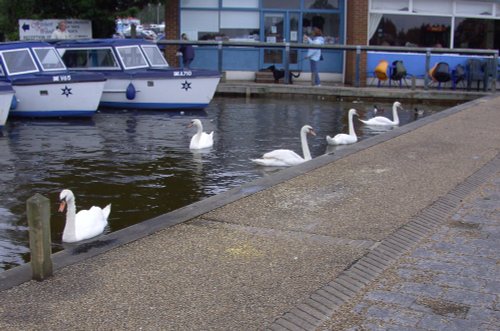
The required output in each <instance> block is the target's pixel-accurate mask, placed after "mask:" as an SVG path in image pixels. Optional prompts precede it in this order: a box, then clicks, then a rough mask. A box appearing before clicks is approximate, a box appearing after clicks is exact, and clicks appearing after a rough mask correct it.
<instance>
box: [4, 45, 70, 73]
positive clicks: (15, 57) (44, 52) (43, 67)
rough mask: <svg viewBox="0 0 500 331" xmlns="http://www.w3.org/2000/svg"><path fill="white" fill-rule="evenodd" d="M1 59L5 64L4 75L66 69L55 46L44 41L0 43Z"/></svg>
mask: <svg viewBox="0 0 500 331" xmlns="http://www.w3.org/2000/svg"><path fill="white" fill-rule="evenodd" d="M0 61H1V63H2V64H3V66H2V70H1V71H0V74H1V75H2V76H6V75H7V76H14V75H21V74H31V73H37V72H45V71H64V70H66V66H65V65H64V62H63V61H62V59H61V57H60V56H59V54H58V53H57V51H56V50H55V48H54V47H53V46H52V45H51V44H49V43H43V42H14V43H3V44H1V45H0Z"/></svg>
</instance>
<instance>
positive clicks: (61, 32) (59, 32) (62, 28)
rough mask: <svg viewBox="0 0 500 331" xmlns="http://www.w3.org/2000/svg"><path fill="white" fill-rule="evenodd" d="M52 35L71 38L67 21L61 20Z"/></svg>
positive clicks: (53, 37)
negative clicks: (67, 28)
mask: <svg viewBox="0 0 500 331" xmlns="http://www.w3.org/2000/svg"><path fill="white" fill-rule="evenodd" d="M50 37H51V39H69V32H68V30H66V21H61V22H59V23H58V24H57V27H56V29H55V30H54V32H52V35H51V36H50Z"/></svg>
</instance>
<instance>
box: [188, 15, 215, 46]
mask: <svg viewBox="0 0 500 331" xmlns="http://www.w3.org/2000/svg"><path fill="white" fill-rule="evenodd" d="M181 32H182V33H187V34H188V36H189V39H191V40H196V39H198V40H214V39H217V38H216V37H218V36H219V12H218V11H212V10H183V11H181Z"/></svg>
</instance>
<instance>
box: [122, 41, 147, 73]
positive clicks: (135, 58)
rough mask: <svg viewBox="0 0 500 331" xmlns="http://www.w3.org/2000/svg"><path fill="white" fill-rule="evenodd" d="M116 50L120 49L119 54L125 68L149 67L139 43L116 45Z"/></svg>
mask: <svg viewBox="0 0 500 331" xmlns="http://www.w3.org/2000/svg"><path fill="white" fill-rule="evenodd" d="M116 50H117V51H118V55H119V56H120V59H121V61H122V63H123V66H124V68H125V69H137V68H147V67H149V65H148V63H147V62H146V58H145V57H144V55H143V54H142V52H141V49H140V48H139V46H138V45H135V46H122V47H116Z"/></svg>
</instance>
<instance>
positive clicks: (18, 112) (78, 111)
mask: <svg viewBox="0 0 500 331" xmlns="http://www.w3.org/2000/svg"><path fill="white" fill-rule="evenodd" d="M104 83H105V81H104V80H102V81H83V82H75V81H73V82H71V81H70V82H62V83H56V84H54V83H48V84H33V85H29V84H19V85H16V84H15V83H14V84H13V86H12V87H13V88H14V91H15V97H16V99H17V105H16V107H15V108H14V109H11V111H10V114H11V115H12V116H20V117H90V116H92V115H93V114H94V113H95V112H96V111H97V108H98V106H99V101H100V99H101V96H102V91H103V88H104Z"/></svg>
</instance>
